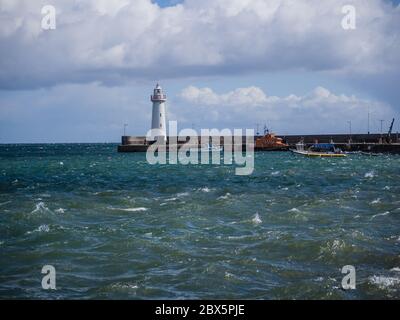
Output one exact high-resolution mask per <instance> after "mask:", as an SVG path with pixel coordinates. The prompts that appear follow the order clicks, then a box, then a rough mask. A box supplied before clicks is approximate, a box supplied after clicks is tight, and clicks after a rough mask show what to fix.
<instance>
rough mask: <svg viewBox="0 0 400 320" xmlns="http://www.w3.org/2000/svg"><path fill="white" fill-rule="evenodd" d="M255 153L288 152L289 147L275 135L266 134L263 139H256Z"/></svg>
mask: <svg viewBox="0 0 400 320" xmlns="http://www.w3.org/2000/svg"><path fill="white" fill-rule="evenodd" d="M254 149H255V151H288V150H289V145H288V144H286V143H284V142H283V140H282V139H281V138H278V137H277V136H275V134H274V133H269V132H266V134H265V135H264V136H262V137H259V138H257V139H256V143H255V148H254Z"/></svg>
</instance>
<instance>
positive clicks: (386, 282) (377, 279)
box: [369, 275, 400, 289]
mask: <svg viewBox="0 0 400 320" xmlns="http://www.w3.org/2000/svg"><path fill="white" fill-rule="evenodd" d="M369 282H370V283H371V284H373V285H376V286H378V288H380V289H391V288H393V287H398V285H399V284H400V278H396V277H387V276H377V275H374V276H372V277H370V278H369Z"/></svg>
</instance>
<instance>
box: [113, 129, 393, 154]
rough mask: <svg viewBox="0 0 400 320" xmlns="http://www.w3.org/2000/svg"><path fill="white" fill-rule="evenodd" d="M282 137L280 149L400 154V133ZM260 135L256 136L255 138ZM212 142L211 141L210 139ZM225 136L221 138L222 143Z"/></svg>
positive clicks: (128, 139)
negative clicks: (327, 147) (329, 146)
mask: <svg viewBox="0 0 400 320" xmlns="http://www.w3.org/2000/svg"><path fill="white" fill-rule="evenodd" d="M277 137H279V138H282V139H283V141H284V142H285V143H287V144H288V145H289V148H286V149H281V150H280V151H287V150H289V149H290V148H295V145H296V143H298V142H299V141H303V142H304V144H305V145H306V146H310V145H312V144H314V143H331V142H333V143H334V144H335V145H336V146H337V147H339V148H340V149H342V150H343V151H347V152H357V151H361V152H367V153H389V154H400V140H399V135H398V133H397V134H394V135H393V136H392V137H391V139H390V140H389V141H388V137H387V135H381V134H376V133H374V134H354V135H352V136H351V137H350V136H349V135H348V134H323V135H318V134H316V135H277ZM196 138H197V143H195V145H193V146H192V147H200V145H201V137H196ZM256 138H258V137H255V139H256ZM169 140H170V137H167V141H166V148H167V149H166V151H168V149H169ZM210 140H211V139H210ZM187 141H189V137H187V138H186V140H185V141H182V142H178V145H177V148H178V149H179V148H180V147H181V146H182V145H183V144H186V143H187ZM121 142H122V143H121V145H119V146H118V152H146V151H147V148H148V147H149V145H150V143H149V142H148V141H146V137H145V136H123V137H122V141H121ZM210 142H211V141H210ZM223 142H224V138H223V137H221V138H220V144H221V145H222V144H223ZM242 144H243V150H244V149H245V147H246V143H245V137H244V136H243V137H242ZM255 151H277V150H271V149H269V148H255Z"/></svg>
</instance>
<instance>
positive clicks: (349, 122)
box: [347, 120, 351, 143]
mask: <svg viewBox="0 0 400 320" xmlns="http://www.w3.org/2000/svg"><path fill="white" fill-rule="evenodd" d="M347 123H348V124H349V132H350V136H349V142H350V143H351V120H349V121H347Z"/></svg>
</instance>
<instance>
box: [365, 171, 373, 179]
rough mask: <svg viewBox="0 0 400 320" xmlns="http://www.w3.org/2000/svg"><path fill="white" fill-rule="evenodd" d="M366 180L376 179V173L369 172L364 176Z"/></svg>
mask: <svg viewBox="0 0 400 320" xmlns="http://www.w3.org/2000/svg"><path fill="white" fill-rule="evenodd" d="M364 177H365V178H373V177H375V171H369V172H367V173H366V174H365V175H364Z"/></svg>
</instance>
